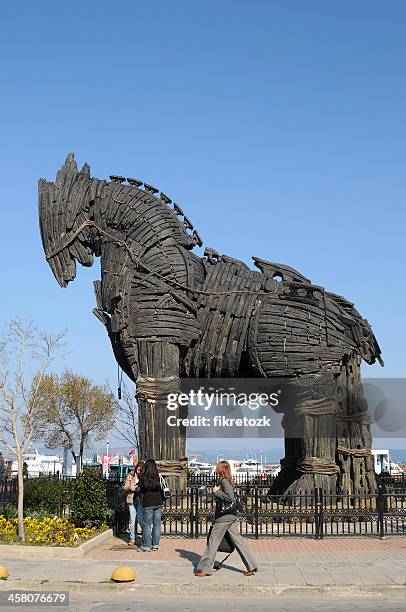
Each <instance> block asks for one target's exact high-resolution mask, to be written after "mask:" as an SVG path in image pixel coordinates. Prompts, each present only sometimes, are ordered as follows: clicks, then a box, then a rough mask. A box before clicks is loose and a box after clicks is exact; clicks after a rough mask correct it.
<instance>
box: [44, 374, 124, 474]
mask: <svg viewBox="0 0 406 612" xmlns="http://www.w3.org/2000/svg"><path fill="white" fill-rule="evenodd" d="M40 396H41V399H40V404H41V421H42V423H44V428H43V431H42V433H41V435H42V437H43V438H44V440H45V442H46V445H47V446H48V447H49V448H58V447H60V446H65V447H66V448H68V449H69V450H70V452H71V453H72V457H73V458H74V459H75V461H76V458H77V456H79V457H80V463H82V458H83V452H84V449H85V448H87V447H89V445H90V444H91V442H93V441H97V440H102V439H103V438H104V436H105V435H106V433H107V432H109V431H110V430H111V428H112V427H113V424H114V417H115V408H116V405H115V400H114V398H113V396H112V394H111V393H110V392H109V390H108V389H107V387H102V386H100V385H94V384H92V382H91V381H90V380H89V379H88V378H85V377H84V376H79V375H77V374H74V373H73V372H64V373H63V374H62V375H61V376H57V375H55V374H48V375H46V376H44V377H43V379H42V381H41V384H40ZM77 449H79V453H77V452H76V451H77Z"/></svg>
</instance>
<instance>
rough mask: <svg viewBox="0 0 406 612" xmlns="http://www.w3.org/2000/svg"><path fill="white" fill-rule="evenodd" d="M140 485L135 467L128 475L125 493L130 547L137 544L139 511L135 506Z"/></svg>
mask: <svg viewBox="0 0 406 612" xmlns="http://www.w3.org/2000/svg"><path fill="white" fill-rule="evenodd" d="M137 484H138V476H137V473H136V468H135V467H133V468H132V469H131V470H130V471H129V472H128V474H127V476H126V479H125V482H124V487H123V488H124V491H126V493H127V500H126V501H127V505H128V510H129V512H130V539H129V541H128V546H134V544H135V520H136V518H137V510H136V506H135V504H134V497H135V494H136V489H137Z"/></svg>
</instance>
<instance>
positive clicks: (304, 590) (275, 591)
mask: <svg viewBox="0 0 406 612" xmlns="http://www.w3.org/2000/svg"><path fill="white" fill-rule="evenodd" d="M248 580H249V579H248ZM13 590H18V591H20V590H21V591H24V590H26V591H46V592H49V591H70V592H80V593H94V592H97V593H99V594H100V593H103V592H104V593H106V594H107V593H110V594H115V593H131V592H138V593H140V594H142V595H152V596H156V595H188V596H195V597H210V596H212V597H230V596H231V597H269V596H272V597H312V596H317V597H320V596H321V597H330V598H331V597H336V598H343V597H349V596H360V597H361V596H367V595H369V596H376V597H385V596H386V597H387V596H391V597H406V587H405V586H400V585H375V586H362V585H353V586H319V587H316V586H294V585H286V586H276V587H275V586H274V587H267V586H257V585H250V584H247V585H243V584H241V585H224V584H221V585H220V584H212V585H210V584H208V583H207V582H205V581H204V579H200V580H199V579H198V578H197V579H196V583H185V584H176V583H170V582H168V583H165V582H161V583H159V584H140V583H137V582H128V583H125V584H123V583H121V584H120V583H113V582H47V581H39V580H4V581H1V582H0V591H13Z"/></svg>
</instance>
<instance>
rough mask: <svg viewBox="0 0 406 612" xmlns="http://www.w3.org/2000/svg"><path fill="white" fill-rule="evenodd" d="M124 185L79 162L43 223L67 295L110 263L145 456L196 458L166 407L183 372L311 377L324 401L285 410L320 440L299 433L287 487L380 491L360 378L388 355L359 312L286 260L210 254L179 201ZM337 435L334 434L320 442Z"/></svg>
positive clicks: (107, 287)
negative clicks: (81, 274) (96, 265)
mask: <svg viewBox="0 0 406 612" xmlns="http://www.w3.org/2000/svg"><path fill="white" fill-rule="evenodd" d="M110 178H111V181H109V182H108V181H103V180H98V179H94V178H91V177H90V168H89V167H88V166H87V165H85V166H84V167H83V169H82V170H81V171H80V172H78V170H77V167H76V163H75V161H74V159H73V155H69V156H68V158H67V160H66V162H65V164H64V166H63V167H62V168H61V170H60V171H59V172H58V175H57V178H56V182H55V184H54V183H52V182H47V181H45V180H44V179H41V180H40V183H39V207H40V211H39V214H40V226H41V234H42V241H43V245H44V249H45V254H46V257H47V260H48V262H49V264H50V266H51V268H52V270H53V272H54V275H55V277H56V279H57V280H58V282H59V284H60V285H61V286H66V285H67V283H68V282H69V281H71V280H73V279H74V277H75V274H76V264H75V260H76V261H78V262H79V263H81V264H82V265H86V266H89V265H92V263H93V255H96V256H99V257H100V260H101V280H100V281H96V282H95V293H96V302H97V308H95V310H94V312H95V314H96V316H97V317H98V318H99V319H100V320H101V321H102V322H103V323H104V325H105V326H106V328H107V331H108V334H109V337H110V339H111V342H112V346H113V350H114V354H115V357H116V359H117V361H118V363H119V364H120V366H121V367H122V368H123V370H124V371H125V372H126V373H127V374H128V376H129V377H130V378H131V379H132V380H133V381H134V382H135V383H136V386H137V398H138V403H139V409H140V441H141V452H142V454H143V456H154V457H156V458H159V459H169V460H176V459H179V458H181V457H182V456H184V454H185V432H184V431H182V430H174V428H168V427H167V425H166V413H165V411H164V410H163V409H162V405H161V402H162V401H163V397H164V395H165V393H167V392H168V391H176V390H177V389H178V387H179V377H242V376H249V377H258V376H260V377H285V378H288V379H289V380H292V381H295V380H297V381H298V383H299V384H300V383H301V381H306V382H307V383H308V384H309V386H310V387H311V388H312V389H313V395H312V397H313V400H312V401H313V404H312V403H311V402H310V403H309V401H307V403H306V402H304V403H303V406H302V410H301V411H299V413H298V412H297V411H296V412H295V414H285V427H286V430H288V429H289V420H292V419H302V420H303V427H304V430H305V432H307V436H305V437H304V439H293V438H289V436H287V439H286V441H285V447H286V457H285V460H284V469H283V470H282V475H281V478H280V479H279V484H278V485H277V490H286V489H287V487H289V486H290V489H291V490H293V489H294V490H298V489H301V490H308V489H311V488H312V487H313V486H314V484H319V485H320V486H323V487H324V489H325V490H326V491H335V490H337V489H338V490H341V491H346V492H355V491H359V492H360V491H365V492H368V491H371V490H374V486H375V480H374V476H373V471H372V463H371V457H370V446H371V439H370V432H369V423H368V420H367V418H366V406H365V401H364V398H363V394H362V387H361V384H360V374H359V369H360V361H361V359H364V360H365V361H366V362H367V363H374V361H375V360H376V359H378V360H380V361H381V357H380V349H379V346H378V344H377V342H376V339H375V337H374V335H373V332H372V330H371V328H370V326H369V324H368V322H367V321H366V320H365V319H363V318H362V317H361V315H360V314H359V313H358V312H357V311H356V309H355V308H354V306H353V304H351V303H350V302H348V301H347V300H345V299H344V298H342V297H339V296H337V295H335V294H332V293H329V292H327V291H325V290H324V289H323V288H322V287H318V286H315V285H312V283H311V282H310V281H309V280H308V279H307V278H305V277H304V276H303V275H301V274H300V273H299V272H297V271H296V270H294V269H293V268H290V267H289V266H286V265H282V264H276V263H272V262H268V261H266V260H262V259H259V258H254V262H255V265H256V267H257V268H258V269H259V271H254V270H251V269H250V268H248V267H247V266H246V264H245V263H243V262H242V261H239V260H236V259H233V258H231V257H228V256H225V255H219V254H218V253H217V252H216V251H214V250H213V249H206V251H205V256H204V257H203V258H201V257H198V256H197V255H196V254H194V253H193V252H192V249H193V247H195V246H196V245H199V246H201V240H200V236H199V235H198V233H197V232H196V230H194V228H193V226H192V224H191V222H190V221H189V219H188V218H187V217H186V216H185V215H184V213H183V211H182V210H181V208H180V207H179V205H177V204H174V205H173V208H171V207H170V205H171V200H170V198H168V197H167V196H166V195H165V194H164V193H162V192H161V193H160V194H159V195H158V191H157V190H156V189H155V188H154V187H152V186H150V185H147V184H144V186H143V184H142V183H141V182H140V181H137V180H135V179H127V180H126V179H124V177H117V176H112V177H110ZM125 181H126V182H125ZM142 186H143V188H142ZM327 389H329V391H328V392H327ZM331 389H333V392H332V391H331ZM337 393H339V394H340V397H339V398H338V396H337ZM316 404H317V409H316V408H315V405H316ZM321 421H323V423H324V424H323V427H322V429H321V430H320V424H321ZM326 427H327V429H328V431H329V432H330V433H331V432H333V434H332V435H327V436H326V437H325V438H324V437H323V439H317V436H316V439H314V438H313V437H312V435H311V432H312V431H316V430H317V428H319V430H320V431H322V430H323V428H324V430H326V429H325V428H326ZM319 438H320V436H319Z"/></svg>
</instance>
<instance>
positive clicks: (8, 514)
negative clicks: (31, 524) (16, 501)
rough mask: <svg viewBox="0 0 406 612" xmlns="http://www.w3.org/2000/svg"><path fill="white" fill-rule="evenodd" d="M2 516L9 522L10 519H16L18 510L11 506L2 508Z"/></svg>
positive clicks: (0, 510) (0, 513) (0, 512)
mask: <svg viewBox="0 0 406 612" xmlns="http://www.w3.org/2000/svg"><path fill="white" fill-rule="evenodd" d="M0 515H2V516H4V518H5V519H6V520H7V521H9V520H10V519H13V518H16V516H17V508H16V506H12V505H11V504H6V505H5V506H0Z"/></svg>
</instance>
